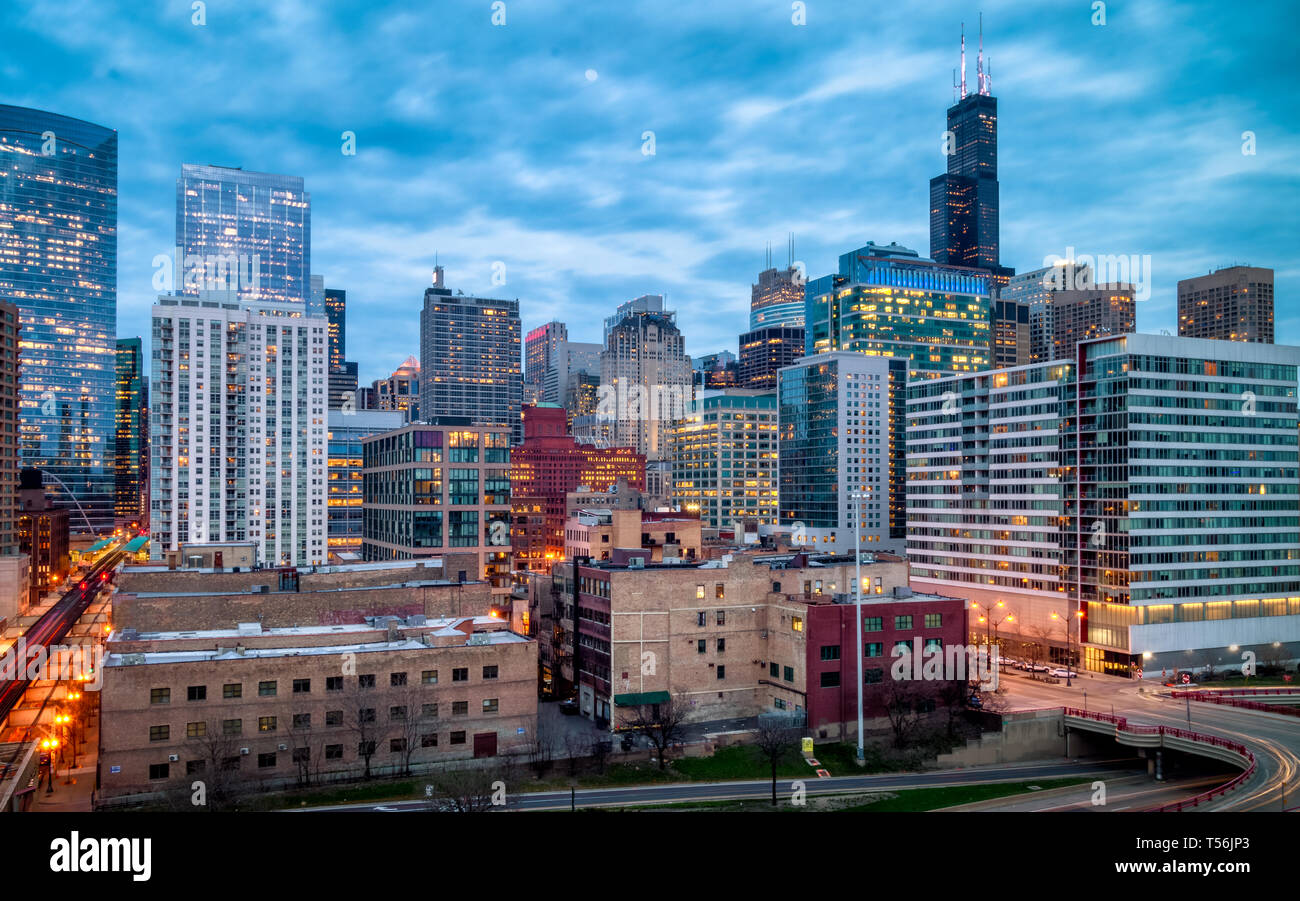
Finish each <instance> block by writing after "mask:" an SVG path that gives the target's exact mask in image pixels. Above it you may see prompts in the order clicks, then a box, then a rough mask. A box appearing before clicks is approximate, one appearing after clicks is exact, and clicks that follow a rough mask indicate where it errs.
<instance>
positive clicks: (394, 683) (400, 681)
mask: <svg viewBox="0 0 1300 901" xmlns="http://www.w3.org/2000/svg"><path fill="white" fill-rule="evenodd" d="M388 684H389V685H390V686H391V687H393V688H400V687H401V686H403V685H405V684H406V673H389V675H388Z"/></svg>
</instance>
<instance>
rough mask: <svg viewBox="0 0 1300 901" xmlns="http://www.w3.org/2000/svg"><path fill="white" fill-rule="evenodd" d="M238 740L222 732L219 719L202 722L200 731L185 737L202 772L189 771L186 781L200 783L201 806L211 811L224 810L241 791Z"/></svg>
mask: <svg viewBox="0 0 1300 901" xmlns="http://www.w3.org/2000/svg"><path fill="white" fill-rule="evenodd" d="M240 740H241V738H240V736H238V735H226V734H225V732H224V729H223V728H222V723H221V722H219V721H218V722H215V723H204V734H203V735H199V736H195V737H193V738H187V739H186V740H185V746H186V748H187V749H191V751H190V753H192V754H193V755H194V758H193V759H196V760H201V761H203V763H202V766H201V768H200V769H201V771H202V772H201V773H194V774H192V778H190V779H189V780H188V781H187V783H186V784H187V785H192V783H193V782H195V781H199V782H202V783H204V790H205V795H206V801H207V803H206V804H204V805H202V807H203V808H204V809H206V810H210V811H214V812H216V811H221V810H225V809H226V808H228V807H230V806H233V805H234V804H235V802H236V801H237V799H238V797H239V795H240V794H241V792H240V776H239V768H240V764H241V763H242V762H243V757H242V756H241V755H240V753H239V748H240V745H239V742H240ZM187 775H189V774H187ZM189 798H190V794H189V793H188V792H187V793H186V801H187V806H189V807H191V808H192V807H193V806H194V805H193V804H192V803H190V801H189Z"/></svg>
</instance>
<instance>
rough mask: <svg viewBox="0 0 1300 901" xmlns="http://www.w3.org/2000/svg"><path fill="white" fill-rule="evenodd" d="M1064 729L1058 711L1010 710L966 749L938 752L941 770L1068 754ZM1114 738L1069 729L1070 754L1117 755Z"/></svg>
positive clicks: (937, 764)
mask: <svg viewBox="0 0 1300 901" xmlns="http://www.w3.org/2000/svg"><path fill="white" fill-rule="evenodd" d="M1065 749H1066V744H1065V732H1064V725H1063V717H1062V716H1061V712H1060V711H1059V710H1035V711H1029V712H1026V713H1009V714H1006V716H1004V717H1003V720H1002V731H1001V732H985V733H984V734H983V735H982V736H980V737H979V738H977V739H972V740H970V741H968V742H966V746H965V747H964V748H958V749H957V750H955V751H953V752H951V753H949V754H941V755H939V759H938V761H937V763H936V766H938V767H939V768H940V769H947V768H951V767H966V766H981V765H985V764H994V763H1017V762H1019V761H1022V760H1044V759H1049V758H1052V757H1064V756H1065ZM1115 750H1116V746H1115V743H1114V742H1113V741H1111V740H1110V739H1108V738H1106V737H1105V736H1103V735H1097V734H1094V733H1090V732H1081V731H1079V730H1071V731H1070V757H1072V758H1073V757H1091V756H1095V755H1100V754H1106V753H1110V754H1112V755H1113V756H1123V753H1124V752H1121V753H1120V754H1115Z"/></svg>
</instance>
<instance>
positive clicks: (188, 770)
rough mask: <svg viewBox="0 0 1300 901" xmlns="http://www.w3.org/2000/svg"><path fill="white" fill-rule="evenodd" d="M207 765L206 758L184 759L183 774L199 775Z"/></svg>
mask: <svg viewBox="0 0 1300 901" xmlns="http://www.w3.org/2000/svg"><path fill="white" fill-rule="evenodd" d="M207 766H208V762H207V761H206V760H187V761H185V775H186V776H198V775H201V774H202V773H203V771H204V770H206V769H207Z"/></svg>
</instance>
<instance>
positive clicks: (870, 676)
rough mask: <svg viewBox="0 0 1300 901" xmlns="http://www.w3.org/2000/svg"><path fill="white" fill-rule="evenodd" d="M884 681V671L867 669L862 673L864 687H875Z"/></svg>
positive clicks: (876, 668) (878, 668)
mask: <svg viewBox="0 0 1300 901" xmlns="http://www.w3.org/2000/svg"><path fill="white" fill-rule="evenodd" d="M884 679H885V671H884V670H883V669H881V668H880V667H868V668H867V669H864V670H863V671H862V683H863V684H864V685H876V684H877V683H879V682H883V681H884Z"/></svg>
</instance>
